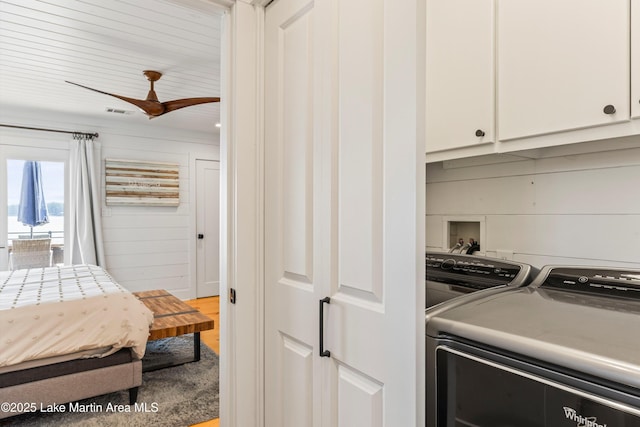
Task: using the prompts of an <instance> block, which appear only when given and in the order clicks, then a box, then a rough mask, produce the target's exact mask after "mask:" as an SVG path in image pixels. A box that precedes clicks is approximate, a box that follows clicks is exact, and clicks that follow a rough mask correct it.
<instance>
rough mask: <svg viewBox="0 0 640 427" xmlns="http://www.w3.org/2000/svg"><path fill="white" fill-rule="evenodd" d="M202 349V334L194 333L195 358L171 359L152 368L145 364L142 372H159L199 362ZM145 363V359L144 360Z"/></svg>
mask: <svg viewBox="0 0 640 427" xmlns="http://www.w3.org/2000/svg"><path fill="white" fill-rule="evenodd" d="M200 349H201V347H200V332H194V333H193V358H192V359H186V360H185V359H181V360H180V359H179V360H176V359H169V360H167V361H166V362H160V363H158V364H155V365H151V366H145V365H144V364H143V365H142V372H151V371H157V370H158V369H164V368H170V367H172V366H180V365H184V364H185V363H191V362H198V361H199V360H200V353H201V351H200ZM143 361H144V358H143Z"/></svg>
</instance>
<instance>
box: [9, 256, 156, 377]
mask: <svg viewBox="0 0 640 427" xmlns="http://www.w3.org/2000/svg"><path fill="white" fill-rule="evenodd" d="M152 323H153V313H152V312H151V311H150V310H149V309H148V308H147V307H145V305H144V304H143V303H142V302H141V301H139V300H138V299H137V298H136V297H135V296H134V295H133V294H132V293H130V292H129V291H128V290H126V289H125V288H123V287H122V286H121V285H119V284H118V283H116V282H115V281H114V280H113V279H112V278H111V276H110V275H109V274H108V273H107V272H106V271H104V270H103V269H102V268H100V267H97V266H94V265H72V266H57V267H47V268H36V269H28V270H15V271H6V272H5V271H3V272H0V366H10V365H15V364H18V363H22V362H25V361H28V360H35V359H42V358H46V357H52V356H58V355H64V354H70V353H75V352H78V351H82V350H89V349H96V348H105V347H106V348H109V350H107V351H105V352H104V353H101V354H100V355H99V356H107V355H109V354H111V353H114V352H116V351H118V350H119V349H120V348H123V347H132V349H133V351H134V352H135V354H136V355H137V356H138V357H139V358H142V356H143V355H144V351H145V346H146V343H147V338H148V336H149V326H150V325H151V324H152Z"/></svg>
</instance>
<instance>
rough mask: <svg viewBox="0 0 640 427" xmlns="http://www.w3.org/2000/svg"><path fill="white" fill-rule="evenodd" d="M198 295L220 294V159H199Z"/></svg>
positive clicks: (197, 175)
mask: <svg viewBox="0 0 640 427" xmlns="http://www.w3.org/2000/svg"><path fill="white" fill-rule="evenodd" d="M196 225H197V227H196V228H197V230H196V233H197V236H196V237H197V240H196V248H197V250H196V257H197V261H196V297H198V298H202V297H210V296H213V295H220V257H219V251H220V162H217V161H212V160H196Z"/></svg>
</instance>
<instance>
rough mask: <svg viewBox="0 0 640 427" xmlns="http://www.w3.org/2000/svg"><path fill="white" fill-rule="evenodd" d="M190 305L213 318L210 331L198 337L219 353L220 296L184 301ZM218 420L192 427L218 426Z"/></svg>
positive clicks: (201, 333)
mask: <svg viewBox="0 0 640 427" xmlns="http://www.w3.org/2000/svg"><path fill="white" fill-rule="evenodd" d="M185 302H186V303H187V304H189V305H190V306H191V307H193V308H196V309H198V310H199V311H200V312H202V313H203V314H205V315H207V316H209V317H210V318H212V319H213V321H214V323H215V327H214V328H213V329H212V330H210V331H204V332H200V339H201V340H202V342H203V343H204V344H206V345H207V346H208V347H209V348H211V349H212V350H213V351H215V352H216V353H217V354H218V355H219V354H220V297H210V298H198V299H192V300H189V301H185ZM219 426H220V420H219V419H217V418H216V419H215V420H211V421H205V422H203V423H199V424H194V425H193V426H192V427H219Z"/></svg>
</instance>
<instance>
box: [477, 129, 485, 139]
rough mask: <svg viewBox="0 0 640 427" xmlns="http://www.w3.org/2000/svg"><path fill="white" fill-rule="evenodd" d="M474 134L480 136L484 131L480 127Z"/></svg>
mask: <svg viewBox="0 0 640 427" xmlns="http://www.w3.org/2000/svg"><path fill="white" fill-rule="evenodd" d="M476 136H478V137H480V136H484V131H483V130H482V129H478V130H477V131H476Z"/></svg>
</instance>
